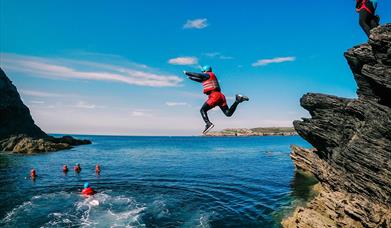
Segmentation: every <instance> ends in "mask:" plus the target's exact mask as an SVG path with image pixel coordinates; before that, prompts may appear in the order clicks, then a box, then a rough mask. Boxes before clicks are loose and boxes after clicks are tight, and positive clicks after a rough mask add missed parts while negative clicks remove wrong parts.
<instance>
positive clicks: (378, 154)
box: [283, 24, 391, 227]
mask: <svg viewBox="0 0 391 228" xmlns="http://www.w3.org/2000/svg"><path fill="white" fill-rule="evenodd" d="M345 57H346V59H347V61H348V64H349V66H350V68H351V70H352V72H353V75H354V78H355V80H356V82H357V85H358V89H357V94H358V99H347V98H340V97H336V96H330V95H324V94H315V93H309V94H306V95H304V96H303V97H302V98H301V100H300V103H301V106H302V107H304V108H305V109H307V110H308V111H309V113H310V115H311V117H312V118H310V119H303V120H302V121H295V122H294V127H295V129H296V131H297V132H298V134H299V135H300V136H302V137H303V138H304V139H306V140H307V141H308V142H310V143H311V144H312V145H313V146H314V147H315V148H316V149H314V150H307V149H303V148H299V147H296V146H293V147H292V153H291V157H292V159H293V161H294V163H295V165H296V167H297V168H298V169H301V170H304V171H307V172H310V173H312V174H313V175H315V177H316V178H317V179H318V180H319V181H320V183H321V185H322V187H323V190H322V191H321V192H320V194H319V195H318V196H317V197H316V198H315V199H314V200H312V201H311V202H310V203H309V204H308V205H307V207H306V208H299V209H297V210H296V211H295V212H294V214H293V216H292V217H290V218H288V219H286V220H285V221H284V222H283V225H284V226H285V227H391V24H389V25H385V26H382V27H378V28H375V29H373V30H372V33H371V36H370V39H369V42H368V43H367V44H363V45H359V46H356V47H353V48H351V49H349V50H348V51H347V52H346V53H345Z"/></svg>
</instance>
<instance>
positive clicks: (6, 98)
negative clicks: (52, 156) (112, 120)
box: [0, 68, 91, 153]
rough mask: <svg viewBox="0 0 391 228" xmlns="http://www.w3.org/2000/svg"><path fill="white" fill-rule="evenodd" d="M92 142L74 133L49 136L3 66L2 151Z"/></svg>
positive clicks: (0, 73)
mask: <svg viewBox="0 0 391 228" xmlns="http://www.w3.org/2000/svg"><path fill="white" fill-rule="evenodd" d="M82 144H91V141H89V140H78V139H75V138H73V137H71V136H64V137H61V138H55V137H52V136H48V135H47V134H46V133H45V132H43V131H42V130H41V129H40V128H39V127H38V126H37V125H36V124H35V123H34V120H33V118H32V117H31V115H30V110H29V109H28V108H27V106H26V105H24V104H23V102H22V99H21V98H20V96H19V93H18V91H17V89H16V87H15V86H14V85H13V84H12V82H11V80H9V79H8V77H7V76H6V74H5V73H4V71H3V70H2V69H1V68H0V151H12V152H17V153H36V152H50V151H58V150H63V149H69V148H72V146H77V145H82Z"/></svg>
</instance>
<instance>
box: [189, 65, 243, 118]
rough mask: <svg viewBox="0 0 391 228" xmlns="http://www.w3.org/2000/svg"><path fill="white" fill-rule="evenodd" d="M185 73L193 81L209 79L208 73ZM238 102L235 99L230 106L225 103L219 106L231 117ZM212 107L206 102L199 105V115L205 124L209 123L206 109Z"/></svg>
mask: <svg viewBox="0 0 391 228" xmlns="http://www.w3.org/2000/svg"><path fill="white" fill-rule="evenodd" d="M186 75H187V76H189V79H191V80H193V81H196V82H201V83H202V82H203V81H206V80H208V79H209V75H208V74H205V73H201V74H200V73H193V72H186ZM217 90H218V91H219V92H220V91H221V90H220V88H218V89H217ZM212 92H213V91H210V92H209V93H206V95H209V94H210V93H212ZM238 104H239V102H238V101H235V102H234V103H233V104H232V106H231V107H230V108H228V106H227V105H223V106H219V107H220V109H221V111H223V113H224V114H225V115H226V116H227V117H231V116H232V115H233V114H234V112H235V110H236V107H237V106H238ZM212 108H214V107H210V106H209V105H208V103H207V102H205V103H204V104H203V105H202V107H201V110H200V112H201V116H202V119H203V120H204V121H205V123H206V124H209V123H211V122H210V121H209V117H208V113H207V112H208V111H209V110H211V109H212Z"/></svg>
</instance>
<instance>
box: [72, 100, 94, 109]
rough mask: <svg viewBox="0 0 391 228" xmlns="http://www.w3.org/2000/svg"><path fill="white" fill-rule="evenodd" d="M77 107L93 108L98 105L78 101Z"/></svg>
mask: <svg viewBox="0 0 391 228" xmlns="http://www.w3.org/2000/svg"><path fill="white" fill-rule="evenodd" d="M75 107H76V108H86V109H93V108H96V105H94V104H88V103H86V102H84V101H79V102H77V104H76V105H75Z"/></svg>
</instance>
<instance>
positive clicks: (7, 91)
mask: <svg viewBox="0 0 391 228" xmlns="http://www.w3.org/2000/svg"><path fill="white" fill-rule="evenodd" d="M0 126H1V128H0V140H1V139H4V138H8V137H9V136H10V135H19V134H26V135H29V136H31V137H36V138H44V137H47V135H46V133H45V132H43V131H42V130H41V129H40V128H39V127H38V126H37V125H35V124H34V120H33V118H31V115H30V110H29V109H28V108H27V106H26V105H24V104H23V102H22V100H21V99H20V96H19V93H18V91H17V90H16V87H15V86H14V85H13V84H12V82H11V81H10V80H9V79H8V78H7V76H6V75H5V73H4V71H3V70H2V69H1V68H0Z"/></svg>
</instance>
